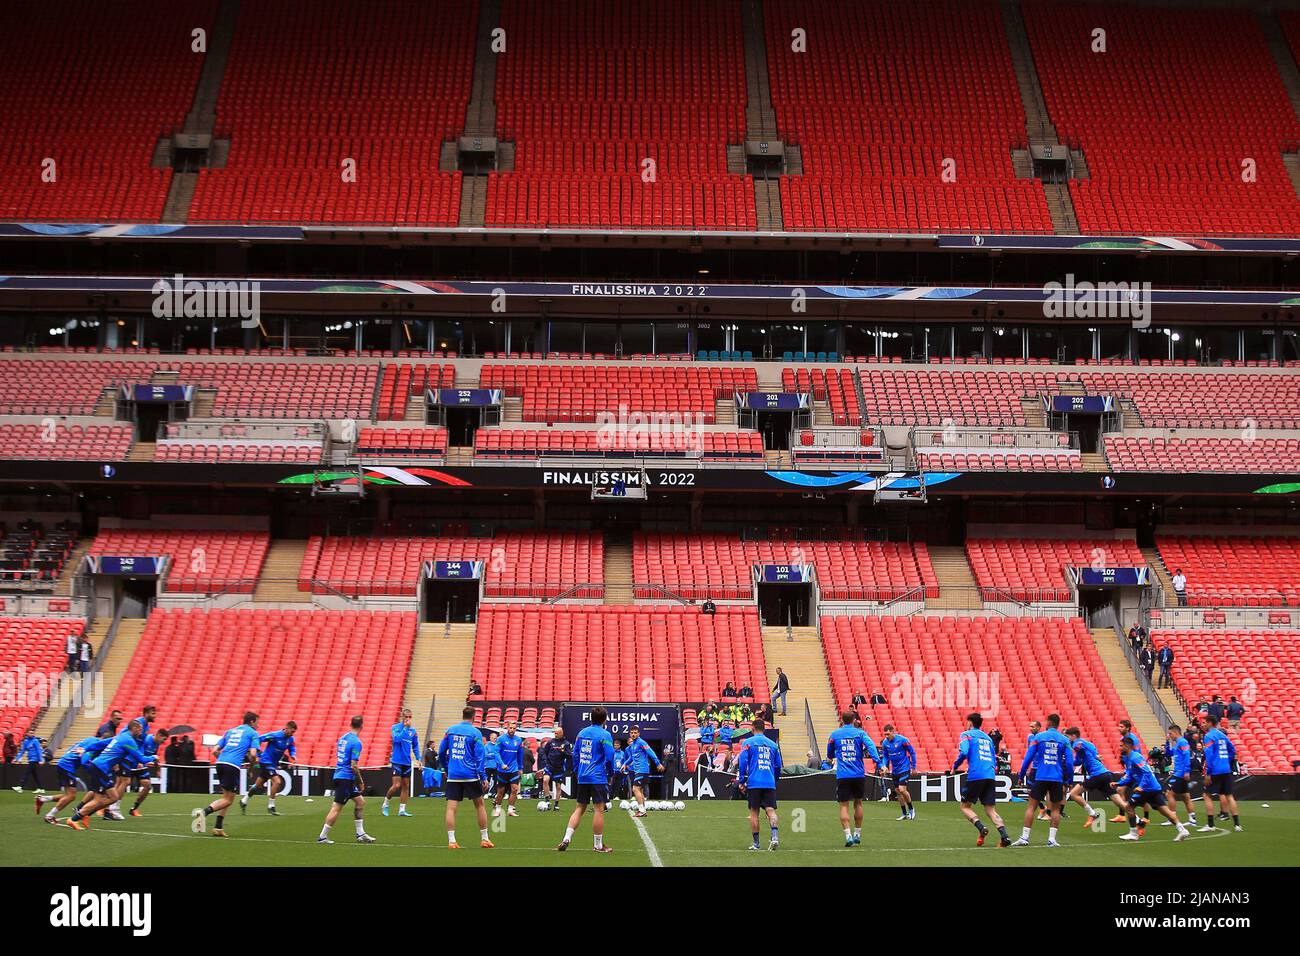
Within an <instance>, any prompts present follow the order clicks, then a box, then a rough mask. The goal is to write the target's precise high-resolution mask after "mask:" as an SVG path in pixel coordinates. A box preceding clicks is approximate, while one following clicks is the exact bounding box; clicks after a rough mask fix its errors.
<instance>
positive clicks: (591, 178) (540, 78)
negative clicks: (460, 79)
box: [487, 0, 756, 229]
mask: <svg viewBox="0 0 1300 956" xmlns="http://www.w3.org/2000/svg"><path fill="white" fill-rule="evenodd" d="M501 25H502V27H503V28H504V30H505V33H506V37H507V38H508V39H507V43H508V44H509V47H508V49H509V53H508V54H507V55H504V56H501V57H499V58H498V61H497V62H498V65H497V74H496V105H497V135H498V136H499V137H500V138H501V139H503V140H507V141H512V142H513V143H514V144H515V165H514V170H513V171H511V172H493V173H490V174H489V176H488V196H487V225H489V226H589V227H619V228H661V229H753V228H754V227H755V223H756V215H755V210H754V187H753V183H752V181H751V180H750V179H749V177H748V176H741V175H734V174H730V173H728V172H727V144H728V143H739V142H741V141H742V140H743V139H744V134H745V99H746V95H745V58H744V51H743V48H742V32H741V24H740V9H739V8H738V7H737V6H736V5H735V4H733V3H729V2H727V0H661V2H659V3H655V4H654V5H652V6H638V5H628V4H623V3H619V2H617V0H569V2H556V3H548V4H545V5H539V4H536V3H531V2H528V0H504V2H503V3H502V11H501ZM646 160H650V161H652V162H653V163H654V168H653V170H652V172H653V176H651V175H649V173H648V172H647V167H646V166H645V161H646ZM647 179H648V180H650V181H647Z"/></svg>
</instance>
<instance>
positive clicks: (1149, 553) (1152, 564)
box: [1142, 548, 1174, 601]
mask: <svg viewBox="0 0 1300 956" xmlns="http://www.w3.org/2000/svg"><path fill="white" fill-rule="evenodd" d="M1142 557H1144V558H1146V559H1147V567H1149V568H1150V569H1151V572H1152V573H1153V574H1154V575H1155V576H1156V580H1157V581H1158V582H1160V588H1161V590H1162V591H1164V595H1165V599H1166V600H1167V601H1172V600H1174V580H1173V577H1172V576H1171V575H1170V574H1169V569H1168V568H1167V567H1165V559H1164V558H1162V557H1161V556H1160V552H1159V551H1157V550H1156V549H1155V548H1143V549H1142Z"/></svg>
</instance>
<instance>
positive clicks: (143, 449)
mask: <svg viewBox="0 0 1300 956" xmlns="http://www.w3.org/2000/svg"><path fill="white" fill-rule="evenodd" d="M157 449H158V445H157V443H156V442H151V441H138V442H136V443H135V444H133V445H132V446H131V450H130V451H128V452H127V453H126V460H127V461H153V455H154V452H155V451H156V450H157Z"/></svg>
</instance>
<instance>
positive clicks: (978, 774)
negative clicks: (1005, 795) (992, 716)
mask: <svg viewBox="0 0 1300 956" xmlns="http://www.w3.org/2000/svg"><path fill="white" fill-rule="evenodd" d="M983 726H984V716H983V715H982V714H978V713H976V714H967V715H966V729H965V730H964V731H962V735H961V739H960V740H959V741H958V742H957V759H956V760H954V761H953V764H952V769H953V771H954V772H955V771H958V770H960V769H961V765H962V764H963V763H964V764H966V783H965V785H964V786H963V787H962V788H961V814H962V816H964V817H965V818H966V819H967V820H969V821H970V822H971V825H972V826H974V827H975V829H976V830H977V831H979V839H977V840H976V841H975V845H976V846H983V845H984V838H985V837H987V836H988V835H989V828H988V827H986V826H985V825H984V824H983V823H981V822H980V818H979V816H978V815H977V814H976V813H975V804H977V803H978V804H980V805H981V806H982V807H983V808H984V813H985V815H986V816H987V817H988V818H989V822H990V823H992V824H993V825H994V826H995V827H997V828H998V846H1000V847H1004V846H1011V837H1010V836H1008V835H1007V828H1006V826H1005V825H1003V823H1002V817H1001V816H1000V815H999V814H998V811H997V810H996V809H994V808H995V806H996V804H997V800H998V798H997V784H998V781H997V776H998V758H997V752H996V749H995V748H994V746H993V738H992V737H990V736H989V735H988V734H986V733H985V732H984V731H983V730H982V729H981V728H982V727H983Z"/></svg>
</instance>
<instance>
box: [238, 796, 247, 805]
mask: <svg viewBox="0 0 1300 956" xmlns="http://www.w3.org/2000/svg"><path fill="white" fill-rule="evenodd" d="M239 805H240V806H241V807H246V806H248V794H244V795H243V796H242V797H240V798H239Z"/></svg>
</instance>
